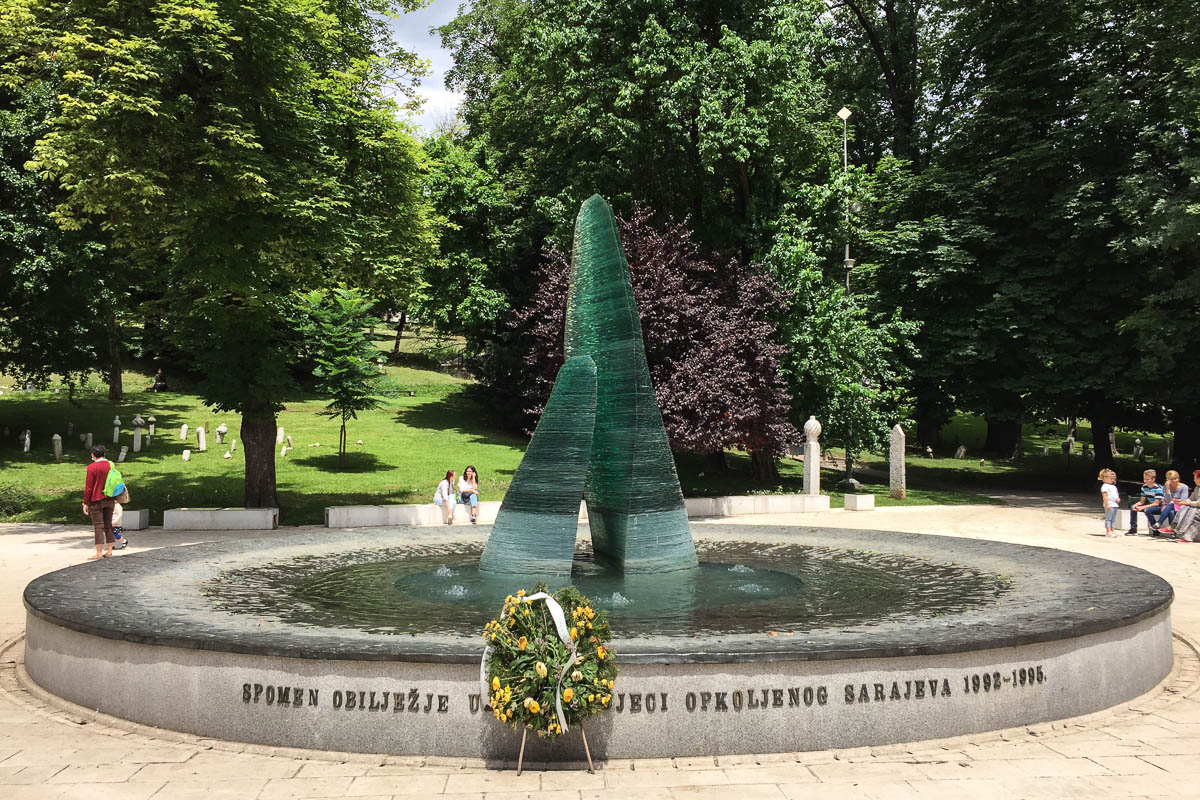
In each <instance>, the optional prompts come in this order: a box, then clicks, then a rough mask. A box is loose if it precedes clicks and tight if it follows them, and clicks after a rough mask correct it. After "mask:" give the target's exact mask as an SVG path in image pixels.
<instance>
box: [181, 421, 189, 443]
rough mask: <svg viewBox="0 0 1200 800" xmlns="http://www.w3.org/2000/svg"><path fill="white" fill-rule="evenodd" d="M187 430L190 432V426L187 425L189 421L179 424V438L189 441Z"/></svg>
mask: <svg viewBox="0 0 1200 800" xmlns="http://www.w3.org/2000/svg"><path fill="white" fill-rule="evenodd" d="M187 432H188V426H187V423H186V422H185V423H183V424H182V425H180V426H179V440H180V441H187Z"/></svg>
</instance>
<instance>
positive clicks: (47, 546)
mask: <svg viewBox="0 0 1200 800" xmlns="http://www.w3.org/2000/svg"><path fill="white" fill-rule="evenodd" d="M1008 499H1009V501H1010V502H1014V503H1021V505H1019V506H1017V505H1014V506H1009V507H997V506H974V507H965V506H956V507H913V508H886V509H879V510H877V511H872V512H859V513H855V512H848V511H840V510H839V511H830V512H827V513H820V514H804V515H772V516H760V517H746V518H741V519H737V520H723V522H740V523H746V524H756V525H762V524H768V525H772V524H778V525H805V526H832V527H855V528H863V529H868V530H871V529H874V530H897V531H916V532H924V533H937V534H942V535H947V536H962V537H975V538H988V539H996V540H1000V541H1007V542H1016V543H1022V544H1039V545H1045V546H1050V547H1057V548H1061V549H1064V550H1073V551H1077V552H1082V553H1088V554H1091V555H1098V556H1102V557H1105V558H1111V559H1113V560H1116V561H1121V562H1125V563H1128V564H1134V565H1137V566H1140V567H1143V568H1145V569H1148V570H1151V571H1153V572H1156V573H1158V574H1159V575H1162V576H1163V577H1164V578H1166V579H1167V580H1169V581H1170V582H1171V584H1172V585H1173V586H1174V587H1175V592H1176V602H1175V605H1174V608H1173V621H1174V626H1175V630H1176V635H1177V636H1176V647H1175V651H1176V662H1175V668H1174V670H1173V672H1172V673H1171V675H1170V676H1169V677H1168V678H1167V679H1166V680H1165V681H1164V682H1163V683H1162V684H1161V685H1160V686H1159V687H1158V689H1156V690H1155V691H1153V692H1150V693H1149V694H1147V695H1145V696H1143V697H1141V698H1139V699H1138V700H1136V701H1134V702H1132V703H1130V704H1127V705H1126V706H1122V707H1119V708H1116V709H1110V710H1108V711H1104V712H1101V713H1099V714H1093V715H1090V716H1088V717H1080V718H1076V719H1072V720H1065V721H1062V722H1057V723H1051V724H1045V725H1038V726H1034V727H1031V728H1021V729H1013V730H1008V731H1000V732H997V733H991V734H984V735H977V736H968V737H960V738H957V739H952V740H940V741H932V742H920V743H916V744H910V745H899V746H891V747H879V748H860V749H857V750H849V751H846V750H843V751H826V752H815V753H786V754H782V755H769V756H737V757H724V756H722V757H720V758H695V759H673V760H671V759H664V760H653V761H651V760H641V761H611V762H608V763H606V764H603V765H599V766H600V768H599V769H598V770H597V772H596V773H595V774H592V775H589V774H587V773H586V772H585V771H581V770H564V769H551V770H543V769H540V768H539V765H534V768H533V769H526V771H525V773H524V774H522V775H521V776H517V775H516V774H515V773H514V772H513V771H512V770H511V769H504V770H501V769H495V768H492V769H489V768H488V767H489V765H486V764H483V763H482V762H478V761H469V760H462V759H432V758H431V759H413V758H394V757H386V756H361V755H358V756H349V755H341V756H339V755H336V754H323V753H318V752H310V751H284V750H280V749H278V748H266V747H257V746H251V745H239V744H233V743H226V742H215V741H211V740H201V739H197V738H195V737H190V736H185V735H180V734H173V733H170V732H166V731H158V730H154V729H149V728H145V727H141V726H136V725H131V724H129V723H124V722H121V721H118V720H113V719H111V718H107V717H99V716H97V715H96V714H94V713H91V712H88V711H86V710H84V709H79V708H74V707H70V708H68V707H66V706H64V705H63V704H62V703H61V702H59V701H56V700H54V699H53V698H48V697H46V696H45V695H44V694H42V693H41V692H40V690H38V689H37V687H33V686H30V685H29V683H28V680H27V679H26V678H25V677H24V675H23V668H22V657H23V648H22V640H21V635H22V631H23V626H24V610H23V608H22V606H21V591H22V589H23V588H24V586H25V584H26V583H27V582H28V581H29V580H30V579H32V578H34V577H35V576H37V575H39V574H42V573H44V572H48V571H50V570H54V569H58V568H60V567H64V566H67V565H70V564H75V563H79V562H82V561H83V560H84V559H85V558H86V557H87V555H88V554H89V552H90V551H91V549H92V546H91V544H90V538H91V537H90V534H88V533H87V532H86V531H85V530H84V528H83V527H82V526H56V525H0V544H2V545H3V547H0V576H2V577H0V642H3V643H4V644H3V645H0V800H25V798H71V800H76V799H80V800H82V799H83V798H106V799H111V800H145V798H155V800H190V798H197V800H221V799H222V798H258V800H274V799H275V798H318V797H359V798H388V797H433V796H436V797H444V798H459V799H460V800H469V799H473V800H480V799H481V798H487V799H488V800H504V799H508V798H512V799H514V800H515V798H539V799H540V800H560V799H561V798H570V799H571V800H588V799H590V798H614V800H617V799H622V800H623V799H625V798H628V800H683V799H684V798H737V800H757V798H772V799H773V800H782V799H784V798H786V799H787V800H825V798H829V799H830V800H890V799H892V798H897V799H900V800H938V799H939V798H944V799H945V800H959V799H960V798H962V799H963V800H967V799H970V800H990V799H991V798H996V799H997V800H1001V799H1002V800H1021V799H1022V798H1028V800H1038V799H1040V798H1047V799H1049V798H1054V799H1055V800H1057V799H1058V798H1088V799H1089V800H1092V799H1093V798H1098V797H1104V798H1108V797H1121V798H1145V797H1175V798H1200V757H1197V755H1196V754H1197V753H1198V752H1200V658H1198V657H1197V653H1196V650H1195V649H1194V648H1193V644H1192V643H1193V642H1200V545H1197V546H1194V547H1193V546H1190V545H1176V544H1172V543H1169V542H1160V541H1158V540H1152V539H1148V538H1145V537H1139V538H1136V539H1134V538H1127V537H1121V538H1119V539H1105V538H1103V536H1097V535H1096V533H1097V531H1100V530H1101V529H1102V522H1101V520H1100V518H1099V515H1098V514H1097V513H1090V512H1088V511H1087V509H1088V508H1089V506H1090V505H1091V504H1090V503H1089V502H1088V501H1087V499H1086V498H1083V499H1080V498H1070V499H1069V502H1066V503H1064V502H1059V501H1058V498H1054V497H1050V496H1043V497H1039V498H1028V499H1025V498H1008ZM701 524H702V523H701ZM244 535H246V534H239V533H231V534H216V535H213V534H197V533H191V534H188V533H164V532H161V531H144V532H142V533H141V534H140V535H136V537H135V538H134V540H133V541H134V542H135V545H134V546H132V547H131V548H130V551H132V552H136V551H137V550H138V549H143V548H150V547H159V546H169V545H178V544H185V543H192V542H197V541H205V540H212V539H217V538H223V537H225V536H244ZM276 535H283V534H282V533H281V534H276ZM866 538H867V537H866V536H864V540H866Z"/></svg>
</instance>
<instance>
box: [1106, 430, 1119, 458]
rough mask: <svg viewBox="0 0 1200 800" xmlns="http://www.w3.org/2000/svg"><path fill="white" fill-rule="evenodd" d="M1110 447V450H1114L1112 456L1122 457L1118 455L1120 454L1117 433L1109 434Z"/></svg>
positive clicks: (1111, 432)
mask: <svg viewBox="0 0 1200 800" xmlns="http://www.w3.org/2000/svg"><path fill="white" fill-rule="evenodd" d="M1108 446H1109V447H1110V448H1112V454H1113V455H1114V456H1119V455H1121V454H1120V453H1118V452H1117V432H1116V431H1110V432H1109V434H1108Z"/></svg>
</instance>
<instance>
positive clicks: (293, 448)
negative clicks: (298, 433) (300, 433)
mask: <svg viewBox="0 0 1200 800" xmlns="http://www.w3.org/2000/svg"><path fill="white" fill-rule="evenodd" d="M287 443H288V449H289V450H295V449H296V445H294V444H292V437H291V435H290V434H289V435H288V436H287Z"/></svg>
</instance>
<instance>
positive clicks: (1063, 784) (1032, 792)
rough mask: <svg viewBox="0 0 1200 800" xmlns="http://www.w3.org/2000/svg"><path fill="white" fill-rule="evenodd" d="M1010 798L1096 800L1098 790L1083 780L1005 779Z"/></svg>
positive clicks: (1023, 799) (1002, 781) (1003, 782)
mask: <svg viewBox="0 0 1200 800" xmlns="http://www.w3.org/2000/svg"><path fill="white" fill-rule="evenodd" d="M1000 783H1001V784H1002V785H1003V786H1004V787H1005V788H1006V789H1008V791H1009V797H1013V798H1021V800H1094V798H1095V797H1096V788H1095V787H1094V786H1092V785H1091V784H1089V783H1088V782H1087V781H1085V780H1083V778H1080V777H1076V778H1046V777H1042V778H1032V777H1024V778H1005V779H1003V780H1001V781H1000Z"/></svg>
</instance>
